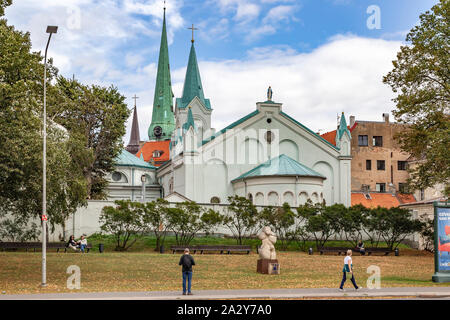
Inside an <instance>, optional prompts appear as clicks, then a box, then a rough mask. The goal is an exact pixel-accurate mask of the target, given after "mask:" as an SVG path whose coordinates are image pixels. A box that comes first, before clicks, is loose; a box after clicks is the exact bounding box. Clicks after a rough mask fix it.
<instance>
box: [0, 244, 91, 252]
mask: <svg viewBox="0 0 450 320" xmlns="http://www.w3.org/2000/svg"><path fill="white" fill-rule="evenodd" d="M46 247H47V249H56V252H59V250H60V249H64V252H67V249H68V248H67V247H66V242H47V245H46ZM91 248H92V244H89V243H88V245H87V246H86V251H87V252H89V250H90V249H91ZM0 249H2V251H4V250H5V249H25V251H27V252H28V249H33V251H34V252H36V249H42V243H41V242H0Z"/></svg>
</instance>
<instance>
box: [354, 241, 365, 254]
mask: <svg viewBox="0 0 450 320" xmlns="http://www.w3.org/2000/svg"><path fill="white" fill-rule="evenodd" d="M356 248H357V249H359V253H361V255H362V256H363V255H365V254H366V249H365V248H364V242H363V241H362V239H361V240H359V242H358V246H357V247H356Z"/></svg>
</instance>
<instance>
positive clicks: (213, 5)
mask: <svg viewBox="0 0 450 320" xmlns="http://www.w3.org/2000/svg"><path fill="white" fill-rule="evenodd" d="M163 3H164V2H163V0H64V1H62V0H13V5H12V6H11V7H9V8H8V9H7V10H6V18H7V19H8V21H9V23H10V24H13V25H14V26H16V28H17V29H19V30H22V31H30V32H31V39H32V41H33V48H34V49H35V50H36V51H40V50H42V51H43V50H44V48H45V44H46V40H47V34H46V33H45V29H46V26H47V25H58V26H59V30H58V34H57V35H56V36H55V37H54V38H52V43H51V47H50V50H49V56H51V57H53V58H54V63H55V65H56V66H57V67H58V68H59V70H60V74H62V75H64V76H66V77H72V75H75V77H76V78H77V79H79V80H80V81H82V82H83V83H86V84H101V85H105V86H109V85H110V84H113V85H115V86H117V87H118V88H119V90H120V91H121V92H122V93H123V94H124V95H125V96H126V97H127V103H128V105H129V107H130V109H131V108H132V107H133V104H134V102H133V100H132V99H131V97H132V96H133V95H134V94H137V96H138V97H139V99H138V115H139V121H140V133H141V139H142V140H147V139H148V136H147V129H148V126H149V124H150V122H151V113H152V103H153V93H154V84H155V76H156V66H157V62H158V61H157V59H158V50H159V43H160V36H161V25H162V13H163ZM435 3H437V0H204V1H200V0H189V1H188V0H167V1H166V7H167V27H168V36H169V57H170V63H171V70H172V83H173V91H174V94H175V97H180V95H181V92H182V89H183V80H184V75H185V72H186V64H187V60H188V55H189V49H190V39H191V31H190V30H188V29H187V28H188V27H189V26H191V24H194V25H195V26H196V27H197V28H198V29H199V30H198V31H196V36H195V37H196V42H195V46H196V52H197V57H198V60H199V66H200V73H201V76H202V81H203V87H204V91H205V96H206V97H208V98H210V99H211V104H212V108H213V109H214V111H213V114H212V125H213V127H215V128H216V129H218V130H220V129H222V128H223V127H225V126H226V125H228V124H229V123H230V122H233V121H235V120H237V119H239V118H240V117H242V116H244V115H246V114H248V113H250V112H252V111H253V110H254V109H255V107H256V106H255V103H256V102H257V101H264V100H266V96H265V95H266V90H267V87H268V86H269V85H270V86H272V89H273V100H274V101H276V102H281V103H283V111H285V112H286V113H288V114H289V115H291V116H293V117H294V118H296V119H297V120H298V121H300V122H302V123H303V124H304V125H306V126H308V127H309V128H310V129H312V130H314V131H316V132H317V131H319V130H320V132H322V133H323V132H326V131H329V130H333V129H335V127H336V115H337V114H338V113H339V114H340V113H341V112H342V111H344V112H345V114H346V116H347V117H348V116H350V115H355V116H356V119H361V120H378V121H380V120H381V114H382V113H384V112H389V111H390V110H392V109H393V108H394V105H393V103H392V101H391V99H392V97H393V95H392V92H391V90H390V88H389V87H388V86H386V85H384V84H383V83H382V77H383V75H385V74H386V73H387V72H389V70H391V69H392V63H391V61H392V60H394V59H395V57H396V53H397V51H398V50H399V48H400V46H401V45H402V44H403V41H404V39H405V36H406V34H407V32H408V31H409V30H410V29H411V28H412V27H413V26H414V25H416V24H417V23H418V21H419V15H420V14H421V13H423V12H425V11H426V10H429V9H430V8H431V7H432V6H433V5H434V4H435ZM130 120H131V119H130ZM130 123H131V121H129V124H130ZM129 126H130V125H128V128H127V135H126V136H125V137H124V141H125V142H127V141H128V137H129V131H130V127H129Z"/></svg>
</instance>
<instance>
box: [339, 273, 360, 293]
mask: <svg viewBox="0 0 450 320" xmlns="http://www.w3.org/2000/svg"><path fill="white" fill-rule="evenodd" d="M343 273H344V275H343V276H342V281H341V286H340V287H339V288H340V289H343V288H344V283H345V281H346V280H347V275H346V273H347V272H345V271H344V272H343ZM351 280H352V283H353V286H354V287H355V289H358V286H357V285H356V282H355V277H354V276H353V273H352V278H351Z"/></svg>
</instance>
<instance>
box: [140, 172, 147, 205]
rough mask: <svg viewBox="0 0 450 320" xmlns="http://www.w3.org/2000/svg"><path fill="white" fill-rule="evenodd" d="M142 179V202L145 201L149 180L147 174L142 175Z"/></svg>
mask: <svg viewBox="0 0 450 320" xmlns="http://www.w3.org/2000/svg"><path fill="white" fill-rule="evenodd" d="M141 181H142V203H144V202H145V182H146V181H147V176H146V175H145V174H143V175H142V176H141Z"/></svg>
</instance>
